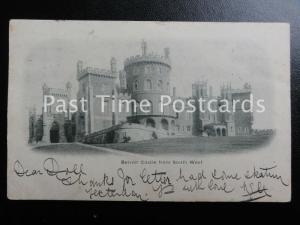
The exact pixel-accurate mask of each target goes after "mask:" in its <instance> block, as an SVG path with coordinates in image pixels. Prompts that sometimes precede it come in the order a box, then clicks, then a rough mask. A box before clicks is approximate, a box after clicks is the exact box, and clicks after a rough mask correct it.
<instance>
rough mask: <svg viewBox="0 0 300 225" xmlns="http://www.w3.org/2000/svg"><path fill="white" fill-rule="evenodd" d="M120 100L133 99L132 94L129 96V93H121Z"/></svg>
mask: <svg viewBox="0 0 300 225" xmlns="http://www.w3.org/2000/svg"><path fill="white" fill-rule="evenodd" d="M118 98H119V99H131V94H129V93H127V92H119V93H118Z"/></svg>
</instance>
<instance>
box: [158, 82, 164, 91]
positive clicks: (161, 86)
mask: <svg viewBox="0 0 300 225" xmlns="http://www.w3.org/2000/svg"><path fill="white" fill-rule="evenodd" d="M157 86H158V89H159V90H162V89H163V82H162V80H159V81H158V84H157Z"/></svg>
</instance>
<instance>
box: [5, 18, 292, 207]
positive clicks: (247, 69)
mask: <svg viewBox="0 0 300 225" xmlns="http://www.w3.org/2000/svg"><path fill="white" fill-rule="evenodd" d="M9 29H10V30H9V35H10V37H9V85H8V86H9V88H8V113H7V121H8V124H7V126H8V131H7V144H8V149H7V151H8V159H7V160H8V166H7V179H8V180H7V192H8V194H7V195H8V198H9V199H13V200H27V199H31V200H40V199H43V200H91V201H92V200H95V201H177V202H195V201H213V202H217V201H221V202H242V201H247V202H248V201H251V202H288V201H290V200H291V108H290V27H289V24H286V23H208V22H206V23H202V22H138V21H135V22H134V21H51V20H43V21H42V20H11V21H10V26H9Z"/></svg>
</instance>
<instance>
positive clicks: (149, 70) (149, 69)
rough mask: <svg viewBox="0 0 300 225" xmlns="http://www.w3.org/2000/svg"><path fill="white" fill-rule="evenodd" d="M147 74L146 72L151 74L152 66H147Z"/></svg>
mask: <svg viewBox="0 0 300 225" xmlns="http://www.w3.org/2000/svg"><path fill="white" fill-rule="evenodd" d="M145 72H146V73H150V72H151V66H149V65H147V66H146V67H145Z"/></svg>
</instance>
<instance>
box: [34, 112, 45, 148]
mask: <svg viewBox="0 0 300 225" xmlns="http://www.w3.org/2000/svg"><path fill="white" fill-rule="evenodd" d="M43 135H44V130H43V119H42V118H39V119H38V120H37V121H36V124H35V141H36V143H38V142H39V141H41V140H42V138H43Z"/></svg>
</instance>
